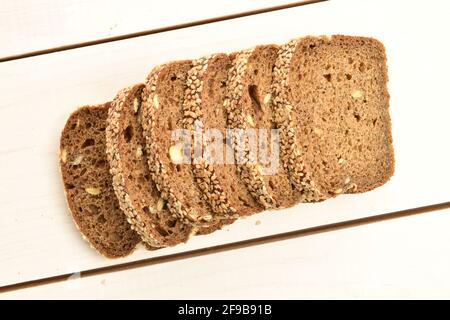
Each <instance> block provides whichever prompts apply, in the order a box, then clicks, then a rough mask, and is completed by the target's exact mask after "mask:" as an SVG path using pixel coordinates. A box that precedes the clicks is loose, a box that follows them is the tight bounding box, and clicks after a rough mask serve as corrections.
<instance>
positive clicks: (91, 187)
mask: <svg viewBox="0 0 450 320" xmlns="http://www.w3.org/2000/svg"><path fill="white" fill-rule="evenodd" d="M109 107H110V103H107V104H104V105H99V106H92V107H82V108H80V109H78V110H77V111H75V112H74V113H72V114H71V115H70V117H69V119H68V120H67V122H66V125H65V127H64V129H63V131H62V134H61V140H60V160H59V163H60V169H61V175H62V180H63V183H64V189H65V195H66V199H67V203H68V206H69V209H70V212H71V214H72V217H73V220H74V222H75V224H76V226H77V227H78V229H79V231H80V232H81V234H82V236H83V238H84V239H85V240H87V241H88V242H89V243H90V244H91V246H92V247H93V248H94V249H95V250H97V251H98V252H99V253H100V254H102V255H104V256H106V257H109V258H117V257H123V256H126V255H128V254H130V253H131V252H132V251H133V250H134V248H135V247H136V245H137V244H138V242H139V241H140V238H139V235H138V234H137V233H136V232H135V231H133V230H132V229H131V227H130V225H129V224H128V222H127V219H126V217H125V215H124V213H123V212H122V210H121V209H120V206H119V201H118V200H117V198H116V195H115V193H114V189H113V186H112V177H111V175H110V173H109V164H108V161H107V159H106V150H105V142H106V136H105V129H106V119H107V116H108V108H109Z"/></svg>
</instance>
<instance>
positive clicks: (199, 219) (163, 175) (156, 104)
mask: <svg viewBox="0 0 450 320" xmlns="http://www.w3.org/2000/svg"><path fill="white" fill-rule="evenodd" d="M189 65H190V66H192V62H191V61H190V60H189V61H188V60H186V61H177V62H172V63H167V64H164V65H161V66H157V67H155V68H154V69H153V70H152V71H151V72H150V74H149V76H148V77H147V80H146V83H145V88H144V91H143V95H142V97H143V99H142V101H143V105H142V107H143V109H142V113H141V123H142V127H143V129H144V135H145V138H146V150H147V155H148V165H149V168H150V172H151V174H152V178H153V179H154V181H155V183H156V185H157V187H158V190H160V192H161V196H162V197H163V198H164V199H165V200H166V201H167V207H168V208H169V210H170V211H171V212H172V213H173V214H175V215H176V217H177V218H178V219H179V220H180V221H182V222H183V223H184V224H186V225H190V226H191V227H192V232H191V235H194V234H206V233H211V232H213V231H215V230H217V229H220V228H221V227H222V226H223V225H224V223H225V221H219V220H217V219H215V218H214V213H213V212H212V210H211V208H210V206H209V204H207V201H206V199H204V198H202V197H201V196H200V191H198V194H197V191H196V190H190V191H191V192H194V193H195V199H189V201H192V202H193V203H194V204H193V205H192V206H190V205H188V204H187V203H184V201H182V200H181V199H180V197H179V196H177V192H176V191H175V188H178V186H175V185H173V184H172V182H170V176H169V174H168V168H166V165H165V164H164V162H163V161H162V159H161V158H160V157H161V156H162V155H161V154H159V153H160V152H168V151H161V150H160V147H159V145H158V141H159V140H158V139H160V137H159V135H160V133H159V132H157V131H156V129H155V126H156V125H157V122H158V118H157V112H160V110H159V109H160V108H162V107H165V106H161V105H160V101H159V99H160V98H159V97H158V80H159V78H160V77H161V76H162V75H163V74H164V73H167V72H168V71H169V70H170V68H182V69H183V70H184V69H186V72H187V71H188V69H187V67H188V66H189ZM189 68H190V67H189ZM159 90H163V89H162V88H159ZM183 90H184V89H183ZM183 92H184V91H183ZM180 112H181V111H180ZM178 116H179V117H181V116H182V114H181V113H180V114H179V115H178V114H177V117H178ZM164 130H166V129H164ZM192 182H194V181H192ZM193 187H194V188H197V187H196V186H193ZM197 201H198V202H199V203H197ZM200 203H201V204H200Z"/></svg>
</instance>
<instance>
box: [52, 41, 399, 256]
mask: <svg viewBox="0 0 450 320" xmlns="http://www.w3.org/2000/svg"><path fill="white" fill-rule="evenodd" d="M387 81H388V76H387V65H386V55H385V50H384V47H383V45H382V44H381V43H380V42H378V41H377V40H374V39H371V38H362V37H350V36H331V37H325V36H322V37H303V38H298V39H294V40H292V41H290V42H288V43H287V44H284V45H281V46H277V45H260V46H256V47H255V48H252V49H247V50H243V51H240V52H235V53H231V54H224V53H218V54H213V55H210V56H207V57H200V58H198V59H195V60H184V61H175V62H169V63H167V64H164V65H160V66H157V67H155V68H154V69H153V70H152V71H151V72H150V74H149V75H148V77H147V79H146V80H145V82H144V83H142V84H136V85H134V86H132V87H129V88H125V89H123V90H121V91H120V92H119V93H118V94H117V96H116V97H115V98H114V99H113V100H112V101H111V102H107V103H105V104H103V105H98V106H86V107H82V108H79V109H78V110H76V111H75V112H74V113H72V115H71V116H70V117H69V119H68V120H67V123H66V125H65V127H64V130H63V132H62V136H61V141H60V167H61V173H62V178H63V182H64V187H65V194H66V198H67V201H68V205H69V209H70V211H71V213H72V216H73V219H74V221H75V224H76V226H77V227H78V229H79V231H80V232H81V234H82V235H83V237H84V238H85V239H86V240H87V241H88V242H89V243H90V244H91V246H92V247H93V248H94V249H96V250H97V251H98V252H99V253H101V254H102V255H104V256H107V257H122V256H125V255H127V254H129V253H131V252H132V251H133V250H134V248H135V247H136V245H137V244H138V243H139V242H143V243H144V244H145V246H146V247H147V248H148V249H149V250H154V249H158V248H163V247H169V246H174V245H177V244H179V243H183V242H186V241H188V240H189V238H190V237H192V236H194V235H204V234H209V233H211V232H214V231H216V230H219V229H221V228H222V227H223V226H225V225H227V224H231V223H233V222H235V221H236V220H238V219H239V218H240V217H243V216H248V215H252V214H255V213H258V212H261V211H263V210H276V209H280V208H286V207H291V206H294V205H296V204H298V203H302V202H303V203H304V202H317V201H323V200H326V199H329V198H332V197H335V196H337V195H339V194H343V193H358V192H365V191H369V190H372V189H374V188H376V187H378V186H381V185H382V184H384V183H385V182H386V181H388V180H389V178H390V177H391V176H392V175H393V172H394V152H393V146H392V136H391V121H390V116H389V94H388V91H387ZM264 130H265V132H268V133H269V134H266V135H262V134H259V137H258V139H257V141H258V143H257V149H256V150H258V151H261V150H264V151H266V152H269V153H271V154H272V156H273V154H276V159H275V160H276V161H275V164H276V166H275V167H274V166H273V164H274V162H273V161H272V162H268V161H263V160H262V159H260V158H259V157H255V152H254V150H255V149H254V148H255V143H254V141H253V140H254V139H252V137H254V136H253V134H254V133H260V132H262V131H264ZM205 132H209V133H214V134H210V135H208V136H206V135H204V134H205ZM199 133H200V136H199V137H200V138H198V134H199ZM230 133H231V134H230ZM271 133H272V134H271ZM275 133H276V135H275ZM176 134H180V135H179V136H177V137H178V138H180V136H181V137H182V138H184V139H185V141H186V139H187V141H193V143H191V144H189V145H187V146H186V145H182V144H180V142H179V141H178V142H177V140H176V139H175V138H174V136H176ZM261 136H262V137H261ZM274 136H276V139H273V137H274ZM208 139H209V140H208ZM207 140H208V141H207ZM199 145H200V146H199ZM211 145H214V146H219V148H216V149H214V148H210V147H211ZM274 145H275V146H276V147H274ZM198 147H199V148H198ZM199 150H200V151H199ZM211 150H212V151H211ZM214 150H216V151H214ZM217 150H218V151H217ZM275 151H277V152H276V153H274V152H275ZM256 154H259V153H256ZM225 158H226V159H228V160H229V158H230V159H231V161H223V160H224V159H225ZM186 159H188V160H189V161H185V160H186ZM220 159H222V161H216V160H220ZM272 160H273V159H272ZM299 209H300V207H299Z"/></svg>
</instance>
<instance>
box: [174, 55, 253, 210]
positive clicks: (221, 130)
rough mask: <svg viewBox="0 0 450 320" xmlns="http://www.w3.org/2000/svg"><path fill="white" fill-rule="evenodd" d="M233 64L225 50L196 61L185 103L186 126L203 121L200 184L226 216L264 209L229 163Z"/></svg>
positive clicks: (197, 171) (196, 168)
mask: <svg viewBox="0 0 450 320" xmlns="http://www.w3.org/2000/svg"><path fill="white" fill-rule="evenodd" d="M231 63H232V60H231V59H230V57H229V56H228V55H226V54H223V53H219V54H214V55H211V56H207V57H203V58H200V59H197V60H194V61H193V67H192V68H191V69H190V70H189V73H188V78H187V89H186V92H185V97H184V103H183V112H184V119H183V126H184V128H186V129H189V130H194V125H195V123H198V122H201V128H202V133H203V148H202V150H201V153H200V154H199V163H198V164H194V175H195V178H196V182H197V185H198V187H199V189H200V190H201V191H202V192H203V195H204V196H205V198H207V199H208V201H209V204H210V205H211V207H212V208H213V211H214V212H216V213H217V214H220V215H222V216H224V217H232V216H236V217H238V216H246V215H250V214H254V213H256V212H259V211H261V210H262V208H261V206H260V205H259V204H258V203H257V202H256V201H255V200H254V199H253V197H252V195H251V194H250V193H249V191H248V190H247V188H246V186H245V184H244V183H242V181H241V180H240V177H239V174H238V171H237V168H236V165H235V164H234V162H231V163H227V156H228V155H229V154H230V153H231V155H233V150H232V148H229V145H230V144H227V113H226V110H225V109H224V106H223V100H224V97H225V92H226V81H227V72H228V69H229V68H230V67H231ZM193 152H194V150H193ZM227 152H228V153H229V154H228V155H227ZM200 160H201V161H200Z"/></svg>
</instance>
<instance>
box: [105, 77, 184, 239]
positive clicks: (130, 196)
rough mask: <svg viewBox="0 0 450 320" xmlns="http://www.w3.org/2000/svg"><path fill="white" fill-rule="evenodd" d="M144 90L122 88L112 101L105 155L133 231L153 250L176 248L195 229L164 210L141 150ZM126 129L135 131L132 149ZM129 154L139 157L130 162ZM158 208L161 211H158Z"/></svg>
mask: <svg viewBox="0 0 450 320" xmlns="http://www.w3.org/2000/svg"><path fill="white" fill-rule="evenodd" d="M143 88H144V85H143V84H137V85H134V86H131V87H128V88H125V89H122V90H121V91H120V92H119V93H118V94H117V96H116V97H115V99H114V100H113V102H112V104H111V108H110V109H109V113H108V126H107V128H106V153H107V156H108V161H109V163H110V166H111V170H110V172H111V175H112V176H113V186H114V190H115V192H116V196H117V198H118V199H119V203H120V207H121V209H122V210H123V212H124V213H125V215H126V216H127V220H128V222H129V223H130V224H131V226H132V227H133V229H134V230H136V232H137V233H138V234H139V235H140V236H141V238H142V240H143V241H144V242H145V243H146V244H148V245H150V246H152V247H167V246H173V245H176V244H178V243H181V242H186V241H187V240H188V238H189V234H190V232H191V230H190V229H191V228H192V227H190V226H179V225H177V222H176V218H175V217H173V215H172V214H171V213H170V212H169V211H167V209H165V208H164V202H163V200H162V198H160V195H159V193H158V192H157V190H156V186H155V185H154V184H153V181H151V180H150V179H151V178H150V177H149V176H150V172H149V169H148V167H147V157H146V154H145V152H143V149H142V148H144V145H140V143H141V140H144V137H143V135H142V129H141V128H140V124H139V121H138V120H139V119H140V118H139V113H140V112H141V106H140V104H141V103H140V99H141V98H140V96H141V92H142V90H143ZM135 99H136V100H135ZM135 108H136V110H134V109H135ZM127 124H128V125H129V126H128V127H127ZM138 127H139V128H138ZM127 128H132V132H133V138H130V139H133V140H131V141H128V142H129V143H130V144H133V141H135V142H137V143H139V146H130V145H129V144H128V143H127V141H126V140H125V138H124V133H126V129H127ZM137 143H136V144H137ZM142 143H144V141H142ZM138 148H139V149H138ZM134 149H136V150H134ZM139 150H140V151H141V152H139V153H138V151H139ZM129 154H133V155H134V154H136V157H134V156H133V159H130V158H129ZM136 172H139V177H140V178H141V180H138V179H135V178H129V177H132V176H133V174H135V173H136ZM138 184H144V186H143V187H144V188H146V189H145V190H142V189H141V190H140V192H139V194H136V191H134V192H133V190H136V189H140V188H139V186H138ZM141 187H142V186H141ZM158 205H160V206H161V208H158ZM167 221H169V222H170V221H174V224H175V225H174V226H172V227H168V226H167V225H166V224H165V222H167Z"/></svg>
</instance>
